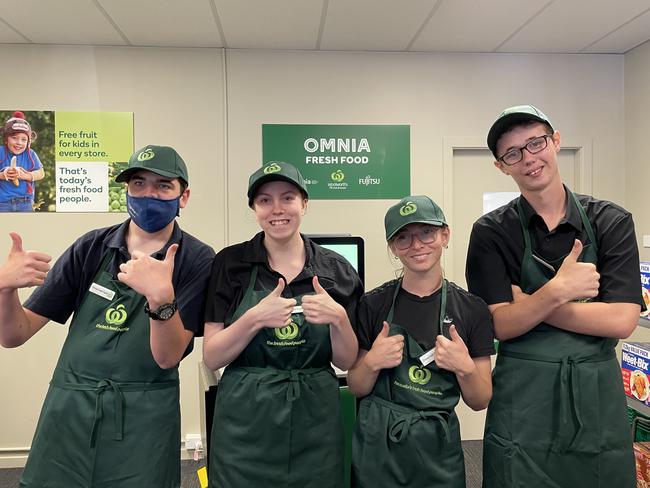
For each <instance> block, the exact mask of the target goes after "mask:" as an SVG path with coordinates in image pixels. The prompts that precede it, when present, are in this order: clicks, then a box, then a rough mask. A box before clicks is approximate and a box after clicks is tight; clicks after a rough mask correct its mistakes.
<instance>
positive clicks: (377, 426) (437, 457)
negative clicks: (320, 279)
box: [352, 280, 465, 488]
mask: <svg viewBox="0 0 650 488" xmlns="http://www.w3.org/2000/svg"><path fill="white" fill-rule="evenodd" d="M400 288H401V281H400V283H399V284H398V286H397V287H396V288H395V293H394V295H393V301H392V304H391V308H390V312H389V313H388V317H387V318H386V321H387V322H388V323H389V324H390V329H389V334H390V335H396V334H401V335H403V336H404V351H403V358H402V362H401V363H400V364H399V365H398V366H396V367H395V368H391V369H383V370H381V371H380V373H379V375H378V377H377V381H376V382H375V386H374V388H373V390H372V393H371V394H370V395H368V396H367V397H365V398H364V399H363V400H361V405H360V407H359V416H358V418H357V424H356V428H355V430H354V437H353V443H352V485H353V486H356V487H360V488H382V487H385V488H395V487H398V486H412V487H417V488H426V487H432V488H433V487H435V488H465V463H464V460H463V450H462V448H461V444H460V427H459V424H458V419H457V418H456V414H455V413H454V407H455V406H456V404H457V403H458V400H459V398H460V386H459V385H458V381H457V380H456V375H455V374H454V373H452V372H450V371H447V370H444V369H440V368H438V367H437V366H436V364H435V362H432V363H430V364H428V365H427V366H422V364H421V363H420V361H419V358H420V356H422V354H424V353H425V352H426V351H425V350H424V349H422V347H421V346H420V345H419V344H418V343H417V341H416V340H415V339H413V338H412V337H411V336H409V335H408V333H407V332H406V330H405V329H404V328H403V327H400V326H399V325H396V324H394V323H392V320H393V313H394V308H395V300H396V297H397V294H398V292H399V290H400ZM446 302H447V281H446V280H443V282H442V290H441V295H440V317H439V320H438V334H443V322H444V321H445V317H446V311H445V309H446Z"/></svg>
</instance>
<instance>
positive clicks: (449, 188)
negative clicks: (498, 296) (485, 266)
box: [443, 141, 591, 440]
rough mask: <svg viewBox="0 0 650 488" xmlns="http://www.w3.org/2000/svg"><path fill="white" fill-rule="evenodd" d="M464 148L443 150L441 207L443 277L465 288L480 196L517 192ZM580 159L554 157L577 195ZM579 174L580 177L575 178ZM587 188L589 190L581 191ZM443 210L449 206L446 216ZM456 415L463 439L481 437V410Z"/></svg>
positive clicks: (568, 152) (477, 151)
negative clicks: (445, 242)
mask: <svg viewBox="0 0 650 488" xmlns="http://www.w3.org/2000/svg"><path fill="white" fill-rule="evenodd" d="M446 142H447V141H446ZM459 146H460V144H459ZM467 146H468V144H463V145H462V147H464V148H454V147H451V148H447V149H448V150H447V154H451V157H450V158H449V159H450V161H445V173H446V175H445V176H446V180H445V181H446V192H445V202H444V205H445V208H443V210H444V211H445V216H446V217H447V219H448V221H449V223H450V228H451V241H450V244H449V249H448V250H447V253H446V254H447V255H446V259H445V263H444V264H443V266H444V268H445V276H446V277H447V278H448V279H449V280H451V281H453V282H454V283H456V284H457V285H459V286H461V287H463V288H465V289H467V284H466V282H465V259H466V257H467V245H468V243H469V235H470V232H471V230H472V225H473V224H474V222H475V221H476V220H477V219H478V218H479V217H480V216H481V215H482V214H483V195H484V193H487V192H490V193H493V192H518V188H517V185H516V184H515V183H514V181H513V179H512V177H510V176H506V175H504V174H503V173H502V172H501V171H499V170H498V169H497V168H496V167H495V166H494V164H493V161H494V157H493V156H492V154H491V153H490V151H489V150H488V149H487V148H480V147H477V148H471V147H470V148H467ZM584 159H586V158H585V151H583V150H582V149H581V148H579V147H573V148H568V149H562V150H561V151H560V154H559V158H558V163H559V167H560V174H561V175H562V180H563V182H564V183H565V184H566V185H567V186H568V187H569V188H570V189H571V190H573V191H576V192H578V193H590V191H591V188H590V184H589V177H590V174H591V173H590V167H589V166H587V165H586V164H585V163H584ZM581 174H582V175H583V177H582V178H580V177H579V176H580V175H581ZM580 182H582V185H580V184H579V183H580ZM585 182H586V184H585ZM576 185H578V186H576ZM579 186H583V188H580V187H579ZM587 186H589V188H584V187H587ZM449 204H451V205H449ZM447 207H450V209H449V210H450V212H449V213H448V208H447ZM494 360H495V356H493V357H492V366H493V367H494ZM456 413H457V414H458V419H459V421H460V427H461V438H462V439H463V440H471V439H482V438H483V428H484V425H485V410H483V411H481V412H474V411H473V410H471V409H470V408H469V407H467V406H466V405H465V403H463V401H462V400H461V402H460V403H459V405H458V407H457V408H456Z"/></svg>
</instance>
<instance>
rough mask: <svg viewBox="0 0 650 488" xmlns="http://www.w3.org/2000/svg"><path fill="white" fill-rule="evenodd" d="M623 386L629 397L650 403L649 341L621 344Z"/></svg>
mask: <svg viewBox="0 0 650 488" xmlns="http://www.w3.org/2000/svg"><path fill="white" fill-rule="evenodd" d="M621 373H622V374H623V387H624V388H625V394H626V395H627V396H629V397H632V398H636V399H637V400H639V401H641V402H643V403H645V404H646V405H650V400H649V399H648V397H649V396H650V379H649V378H648V373H650V343H648V342H624V343H623V344H622V346H621Z"/></svg>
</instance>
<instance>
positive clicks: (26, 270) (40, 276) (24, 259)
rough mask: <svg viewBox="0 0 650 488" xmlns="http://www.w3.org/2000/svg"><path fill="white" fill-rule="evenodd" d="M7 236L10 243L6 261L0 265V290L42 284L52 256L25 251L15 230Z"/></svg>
mask: <svg viewBox="0 0 650 488" xmlns="http://www.w3.org/2000/svg"><path fill="white" fill-rule="evenodd" d="M9 237H11V241H12V244H11V249H10V250H9V256H7V261H6V262H5V264H4V265H3V266H2V267H0V290H16V289H18V288H26V287H29V286H38V285H42V284H43V281H44V280H45V276H46V275H47V272H48V271H49V270H50V264H49V263H50V261H51V260H52V257H51V256H50V255H49V254H45V253H42V252H37V251H25V250H24V249H23V240H22V238H21V237H20V235H19V234H17V233H16V232H10V233H9Z"/></svg>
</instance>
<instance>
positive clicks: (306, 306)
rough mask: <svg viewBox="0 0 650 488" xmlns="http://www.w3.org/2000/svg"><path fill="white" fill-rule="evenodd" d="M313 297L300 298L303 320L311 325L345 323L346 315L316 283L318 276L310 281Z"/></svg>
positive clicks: (317, 282) (318, 283)
mask: <svg viewBox="0 0 650 488" xmlns="http://www.w3.org/2000/svg"><path fill="white" fill-rule="evenodd" d="M312 286H313V287H314V291H315V292H316V294H315V295H305V296H303V297H302V310H303V313H304V314H305V319H307V321H308V322H311V323H312V324H334V325H338V324H340V323H342V322H344V321H345V319H346V318H347V313H346V311H345V309H344V308H343V307H342V306H341V305H339V304H338V303H337V302H336V301H335V300H334V299H333V298H332V297H331V296H330V294H329V293H327V291H326V290H325V288H323V287H322V286H321V284H320V282H319V281H318V276H314V278H313V279H312Z"/></svg>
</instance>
